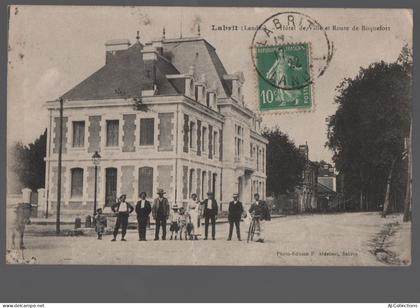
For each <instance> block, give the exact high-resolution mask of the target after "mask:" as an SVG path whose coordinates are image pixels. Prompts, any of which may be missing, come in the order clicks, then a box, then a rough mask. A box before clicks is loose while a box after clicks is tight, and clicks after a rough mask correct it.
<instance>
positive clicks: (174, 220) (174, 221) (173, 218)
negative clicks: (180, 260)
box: [169, 204, 179, 240]
mask: <svg viewBox="0 0 420 308" xmlns="http://www.w3.org/2000/svg"><path fill="white" fill-rule="evenodd" d="M169 221H170V222H171V226H170V228H169V231H171V238H170V239H171V240H172V239H173V238H174V236H173V235H174V233H175V240H176V239H177V236H178V231H179V225H178V221H179V213H178V206H177V205H176V204H174V206H173V207H172V211H171V213H170V215H169Z"/></svg>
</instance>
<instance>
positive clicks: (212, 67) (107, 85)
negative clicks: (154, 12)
mask: <svg viewBox="0 0 420 308" xmlns="http://www.w3.org/2000/svg"><path fill="white" fill-rule="evenodd" d="M142 48H143V46H142V44H140V43H139V42H137V43H135V44H133V45H132V46H130V47H129V48H128V49H126V50H121V51H117V52H116V53H115V55H113V56H110V57H109V58H108V63H107V64H105V65H104V66H103V67H101V68H100V69H99V70H98V71H96V72H95V73H93V74H92V75H91V76H89V77H88V78H86V79H85V80H83V81H82V82H81V83H79V84H78V85H76V86H75V87H74V88H72V89H71V90H69V91H68V92H67V93H65V94H64V95H63V98H64V99H67V100H93V99H112V98H121V97H122V96H125V97H133V96H141V91H142V89H143V85H144V84H145V82H146V81H147V78H148V77H147V76H146V74H145V71H144V63H143V59H142V54H141V49H142ZM192 65H194V67H195V76H194V77H195V78H196V80H197V79H199V78H200V77H201V75H202V74H205V75H206V81H207V85H208V86H210V87H212V86H213V85H216V88H217V90H218V95H219V96H222V97H223V96H225V97H228V96H230V95H231V94H232V89H231V86H230V84H229V83H228V82H226V81H225V80H223V75H225V74H227V72H226V69H225V68H224V66H223V64H222V62H221V61H220V59H219V57H218V56H217V54H216V50H215V49H214V47H213V46H211V45H210V44H209V43H207V42H206V41H205V40H204V39H202V38H198V39H197V38H195V39H172V40H164V41H163V57H158V61H157V62H156V84H157V95H176V94H179V91H177V89H176V87H175V86H174V84H172V83H171V82H170V81H168V79H167V78H166V77H165V76H166V75H168V74H186V73H188V72H189V70H190V66H192Z"/></svg>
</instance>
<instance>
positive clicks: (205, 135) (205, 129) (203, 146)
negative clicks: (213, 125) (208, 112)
mask: <svg viewBox="0 0 420 308" xmlns="http://www.w3.org/2000/svg"><path fill="white" fill-rule="evenodd" d="M201 137H202V138H203V142H201V145H202V149H201V150H202V151H203V152H206V144H207V139H208V135H207V127H203V133H202V134H201Z"/></svg>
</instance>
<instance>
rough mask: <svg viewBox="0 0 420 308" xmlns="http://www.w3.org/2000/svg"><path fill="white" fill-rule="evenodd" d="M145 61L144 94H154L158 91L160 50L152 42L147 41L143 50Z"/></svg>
mask: <svg viewBox="0 0 420 308" xmlns="http://www.w3.org/2000/svg"><path fill="white" fill-rule="evenodd" d="M141 53H142V56H143V63H144V75H145V76H144V77H145V78H144V79H145V83H144V87H143V89H142V96H153V95H154V94H155V93H156V60H157V57H158V51H157V50H156V48H155V46H153V44H152V43H146V45H145V46H144V48H143V50H142V51H141Z"/></svg>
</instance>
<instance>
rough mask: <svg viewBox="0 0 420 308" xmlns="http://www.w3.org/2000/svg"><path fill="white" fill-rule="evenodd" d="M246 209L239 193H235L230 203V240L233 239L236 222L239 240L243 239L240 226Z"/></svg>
mask: <svg viewBox="0 0 420 308" xmlns="http://www.w3.org/2000/svg"><path fill="white" fill-rule="evenodd" d="M243 211H244V207H243V206H242V202H241V201H239V195H238V194H233V201H230V203H229V214H228V221H229V236H228V239H227V240H228V241H230V240H231V239H232V233H233V225H234V224H235V227H236V235H237V236H238V241H240V240H241V231H240V228H239V224H240V222H241V216H242V213H243Z"/></svg>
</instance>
